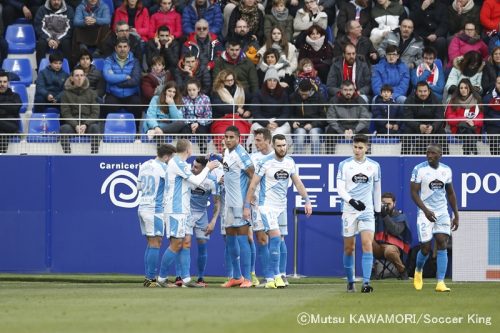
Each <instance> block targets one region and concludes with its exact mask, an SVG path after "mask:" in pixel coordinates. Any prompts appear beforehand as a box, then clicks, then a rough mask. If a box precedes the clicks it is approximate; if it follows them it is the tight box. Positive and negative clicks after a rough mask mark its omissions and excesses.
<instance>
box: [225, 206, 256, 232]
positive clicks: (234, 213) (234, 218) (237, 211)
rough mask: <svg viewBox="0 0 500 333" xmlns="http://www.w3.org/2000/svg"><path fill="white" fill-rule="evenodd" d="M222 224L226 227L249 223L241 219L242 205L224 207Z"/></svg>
mask: <svg viewBox="0 0 500 333" xmlns="http://www.w3.org/2000/svg"><path fill="white" fill-rule="evenodd" d="M224 224H225V227H226V228H231V227H235V228H237V227H242V226H245V225H249V224H250V223H249V222H248V221H246V220H244V219H243V208H242V207H227V206H226V207H225V209H224Z"/></svg>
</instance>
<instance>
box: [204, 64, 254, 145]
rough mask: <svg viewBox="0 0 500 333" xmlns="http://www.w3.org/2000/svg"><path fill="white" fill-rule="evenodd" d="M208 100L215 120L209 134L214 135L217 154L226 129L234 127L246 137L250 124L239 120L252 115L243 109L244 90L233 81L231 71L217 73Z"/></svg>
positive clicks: (239, 84)
mask: <svg viewBox="0 0 500 333" xmlns="http://www.w3.org/2000/svg"><path fill="white" fill-rule="evenodd" d="M210 100H211V101H212V117H213V119H214V120H215V121H214V122H213V123H212V126H211V127H210V133H212V134H215V135H216V136H214V137H213V141H214V145H215V147H216V148H217V151H218V152H222V151H223V149H222V144H221V143H222V138H223V137H224V135H223V134H224V133H225V131H226V128H227V127H228V126H230V125H234V126H236V127H238V129H239V130H240V133H241V134H243V136H244V137H246V136H247V135H248V134H250V123H249V122H248V121H244V120H241V119H248V118H250V117H251V116H252V113H251V112H250V110H248V108H246V107H245V103H246V94H245V89H244V88H243V86H242V85H241V83H239V82H238V81H237V80H236V79H235V75H234V73H233V72H232V71H231V70H222V71H220V72H219V74H218V75H217V77H216V78H215V80H214V84H213V91H212V96H211V98H210ZM224 119H225V120H224ZM235 119H237V120H235ZM238 119H240V120H238Z"/></svg>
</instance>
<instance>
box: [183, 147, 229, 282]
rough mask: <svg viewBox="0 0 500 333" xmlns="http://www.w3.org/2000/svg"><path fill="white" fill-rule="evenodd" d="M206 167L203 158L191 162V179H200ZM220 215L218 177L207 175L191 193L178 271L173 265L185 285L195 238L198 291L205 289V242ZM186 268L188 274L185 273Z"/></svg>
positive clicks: (211, 174)
mask: <svg viewBox="0 0 500 333" xmlns="http://www.w3.org/2000/svg"><path fill="white" fill-rule="evenodd" d="M207 163H208V160H207V159H206V158H205V157H204V156H198V157H197V158H196V159H195V160H194V161H193V166H192V167H191V172H192V173H193V175H195V176H196V175H199V174H200V173H201V172H202V171H203V169H204V168H205V167H206V165H207ZM214 171H215V170H214ZM211 196H213V204H214V208H213V214H212V219H211V220H210V223H209V222H208V212H207V206H208V203H209V201H210V197H211ZM219 212H220V193H219V185H218V184H217V177H216V175H215V174H213V173H209V174H208V176H207V178H205V179H204V180H203V182H202V183H201V184H200V186H198V187H196V188H192V189H191V213H190V214H189V217H188V220H187V228H186V236H185V237H184V242H183V243H182V250H181V251H180V254H179V256H178V257H177V258H178V261H179V266H180V267H177V262H176V271H177V273H176V274H177V275H178V276H180V277H181V279H180V281H184V280H185V279H186V278H188V277H189V276H190V273H189V267H190V266H191V264H190V261H191V251H190V250H191V239H192V237H193V235H195V236H196V240H197V243H198V260H197V267H198V280H197V282H196V285H198V286H199V287H206V286H207V283H206V282H205V279H204V277H205V268H206V266H207V257H208V251H207V241H208V240H209V239H210V234H211V233H212V231H213V230H214V227H215V223H216V222H217V218H218V217H219ZM182 263H187V265H185V266H182ZM186 268H187V270H185V269H186ZM179 269H180V271H179ZM183 269H184V270H183ZM181 283H182V282H181ZM176 284H177V279H176Z"/></svg>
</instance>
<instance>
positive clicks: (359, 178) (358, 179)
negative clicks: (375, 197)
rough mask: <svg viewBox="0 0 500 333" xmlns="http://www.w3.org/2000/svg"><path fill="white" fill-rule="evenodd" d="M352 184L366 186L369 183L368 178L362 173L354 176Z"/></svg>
mask: <svg viewBox="0 0 500 333" xmlns="http://www.w3.org/2000/svg"><path fill="white" fill-rule="evenodd" d="M352 182H353V183H354V184H366V183H368V176H367V175H364V174H362V173H358V174H357V175H354V176H352Z"/></svg>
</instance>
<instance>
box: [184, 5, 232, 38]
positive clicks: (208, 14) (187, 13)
mask: <svg viewBox="0 0 500 333" xmlns="http://www.w3.org/2000/svg"><path fill="white" fill-rule="evenodd" d="M200 19H205V20H206V21H207V22H208V26H209V28H210V29H209V31H210V33H211V34H214V35H217V36H221V33H222V25H223V24H224V19H223V17H222V11H221V8H220V4H219V3H218V2H216V1H214V2H212V1H210V0H192V1H191V3H190V4H189V6H186V7H184V10H183V11H182V31H183V32H184V34H185V35H189V34H191V33H193V32H194V30H195V25H196V22H198V21H199V20H200Z"/></svg>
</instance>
